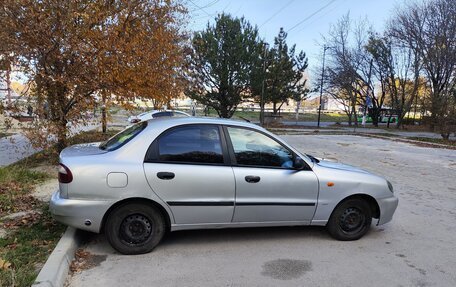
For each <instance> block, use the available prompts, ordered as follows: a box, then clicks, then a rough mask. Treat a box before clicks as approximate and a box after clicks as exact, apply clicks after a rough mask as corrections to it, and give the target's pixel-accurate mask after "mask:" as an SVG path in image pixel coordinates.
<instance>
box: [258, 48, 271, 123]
mask: <svg viewBox="0 0 456 287" xmlns="http://www.w3.org/2000/svg"><path fill="white" fill-rule="evenodd" d="M268 47H269V45H268V43H265V44H264V59H263V82H262V83H261V99H260V125H261V126H264V82H265V80H266V56H267V54H268Z"/></svg>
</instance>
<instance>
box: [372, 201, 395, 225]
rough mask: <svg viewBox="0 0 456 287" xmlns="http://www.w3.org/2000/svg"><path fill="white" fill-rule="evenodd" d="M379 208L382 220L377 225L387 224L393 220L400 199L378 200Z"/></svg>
mask: <svg viewBox="0 0 456 287" xmlns="http://www.w3.org/2000/svg"><path fill="white" fill-rule="evenodd" d="M377 203H378V207H380V218H379V219H378V222H377V225H380V224H385V223H387V222H390V221H391V220H392V219H393V214H394V212H395V211H396V208H397V205H398V204H399V199H398V198H397V197H395V196H391V197H386V198H381V199H377Z"/></svg>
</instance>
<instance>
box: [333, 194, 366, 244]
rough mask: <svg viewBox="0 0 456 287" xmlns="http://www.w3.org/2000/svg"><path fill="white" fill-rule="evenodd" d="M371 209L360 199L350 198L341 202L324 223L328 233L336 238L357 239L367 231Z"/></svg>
mask: <svg viewBox="0 0 456 287" xmlns="http://www.w3.org/2000/svg"><path fill="white" fill-rule="evenodd" d="M371 223H372V211H371V208H370V206H369V204H368V203H367V202H366V201H365V200H362V199H359V198H352V199H347V200H345V201H343V202H341V203H340V204H339V205H338V206H337V207H336V208H335V209H334V211H333V213H332V214H331V217H330V218H329V221H328V224H327V225H326V227H327V229H328V232H329V234H330V235H331V236H332V237H334V238H335V239H337V240H342V241H349V240H357V239H359V238H361V237H362V236H363V235H364V234H366V233H367V231H369V228H370V226H371Z"/></svg>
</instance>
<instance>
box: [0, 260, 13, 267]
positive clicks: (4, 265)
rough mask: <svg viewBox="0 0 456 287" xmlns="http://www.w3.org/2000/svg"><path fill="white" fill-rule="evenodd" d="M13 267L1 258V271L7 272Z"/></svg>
mask: <svg viewBox="0 0 456 287" xmlns="http://www.w3.org/2000/svg"><path fill="white" fill-rule="evenodd" d="M10 267H11V263H10V262H8V261H6V260H3V259H1V258H0V270H6V269H9V268H10Z"/></svg>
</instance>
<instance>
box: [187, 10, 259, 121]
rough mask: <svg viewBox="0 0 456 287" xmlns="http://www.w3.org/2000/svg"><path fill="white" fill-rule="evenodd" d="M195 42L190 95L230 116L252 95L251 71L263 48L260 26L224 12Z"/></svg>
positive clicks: (194, 38)
mask: <svg viewBox="0 0 456 287" xmlns="http://www.w3.org/2000/svg"><path fill="white" fill-rule="evenodd" d="M192 44H193V45H192V54H191V57H189V72H188V74H187V75H188V79H189V81H190V85H189V87H190V89H189V91H187V94H188V95H189V96H190V97H191V98H193V99H195V100H197V101H198V102H200V103H202V104H204V105H206V106H209V107H211V108H213V109H215V110H216V111H217V113H218V115H219V116H220V117H222V118H231V117H232V116H233V114H234V112H235V111H236V108H237V106H238V105H239V104H240V103H241V102H242V101H243V100H244V97H246V96H249V95H250V86H251V85H250V80H251V71H252V69H253V67H254V66H255V63H257V62H258V59H259V58H260V53H261V50H262V47H263V45H262V43H261V42H260V41H259V39H258V29H257V28H256V27H252V25H250V23H249V22H248V21H246V20H245V19H244V18H233V17H232V16H230V15H227V14H221V15H218V16H217V17H216V19H215V24H214V25H210V24H208V25H207V27H206V29H205V30H204V31H200V32H196V33H195V34H194V36H193V40H192Z"/></svg>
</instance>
